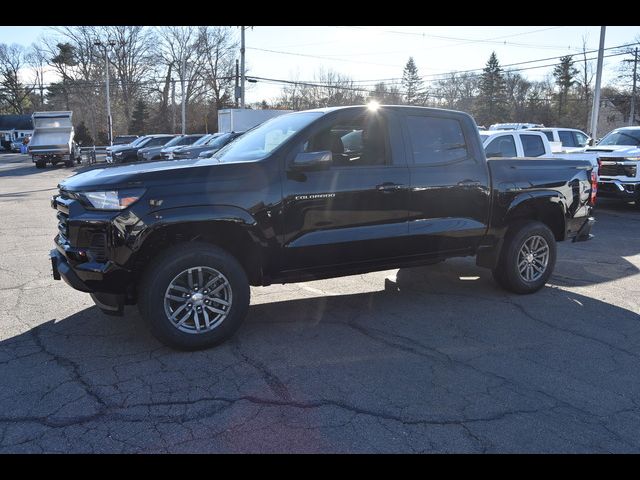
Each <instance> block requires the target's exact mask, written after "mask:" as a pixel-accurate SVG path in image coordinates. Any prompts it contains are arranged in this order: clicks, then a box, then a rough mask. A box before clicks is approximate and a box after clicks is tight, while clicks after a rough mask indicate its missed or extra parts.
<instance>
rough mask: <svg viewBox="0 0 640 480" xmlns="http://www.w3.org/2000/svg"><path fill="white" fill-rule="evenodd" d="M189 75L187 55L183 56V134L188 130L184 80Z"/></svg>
mask: <svg viewBox="0 0 640 480" xmlns="http://www.w3.org/2000/svg"><path fill="white" fill-rule="evenodd" d="M186 75H187V57H186V55H185V56H184V57H182V134H183V135H184V134H185V133H186V132H187V125H186V119H187V93H186V92H185V89H184V81H185V77H186Z"/></svg>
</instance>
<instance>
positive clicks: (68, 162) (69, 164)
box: [64, 159, 75, 168]
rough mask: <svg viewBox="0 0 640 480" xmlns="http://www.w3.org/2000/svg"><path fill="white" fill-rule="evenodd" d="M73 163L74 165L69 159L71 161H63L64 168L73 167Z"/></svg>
mask: <svg viewBox="0 0 640 480" xmlns="http://www.w3.org/2000/svg"><path fill="white" fill-rule="evenodd" d="M74 163H75V162H74V161H73V159H71V160H65V161H64V166H65V167H67V168H70V167H73V165H74Z"/></svg>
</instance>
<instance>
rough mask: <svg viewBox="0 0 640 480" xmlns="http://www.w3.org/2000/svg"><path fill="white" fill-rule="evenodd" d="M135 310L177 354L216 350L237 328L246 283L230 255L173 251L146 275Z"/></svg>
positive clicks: (187, 247) (189, 248) (191, 247)
mask: <svg viewBox="0 0 640 480" xmlns="http://www.w3.org/2000/svg"><path fill="white" fill-rule="evenodd" d="M138 291H139V292H140V298H139V300H138V308H139V309H140V313H141V315H142V317H143V318H144V319H145V320H146V322H147V324H148V325H149V328H150V330H151V332H152V333H153V334H154V335H155V336H156V337H157V338H158V339H159V340H160V341H161V342H163V343H164V344H166V345H168V346H170V347H173V348H176V349H179V350H199V349H203V348H208V347H212V346H214V345H217V344H219V343H221V342H223V341H225V340H227V339H228V338H229V337H231V336H232V335H233V334H234V333H235V331H236V330H237V329H238V327H240V325H241V324H242V322H243V320H244V318H245V316H246V314H247V309H248V307H249V297H250V290H249V281H248V280H247V275H246V273H245V271H244V269H243V268H242V266H241V265H240V263H239V262H238V261H237V260H236V259H235V258H234V257H233V256H232V255H230V254H229V253H227V252H226V251H224V250H223V249H221V248H219V247H216V246H214V245H209V244H206V243H189V244H181V245H177V246H175V247H172V248H170V249H168V250H166V251H165V252H163V253H162V254H161V255H160V256H159V257H157V258H156V259H155V260H154V261H153V263H152V264H151V265H150V266H149V268H148V269H147V270H146V272H145V274H144V275H143V278H142V281H141V283H140V285H139V289H138Z"/></svg>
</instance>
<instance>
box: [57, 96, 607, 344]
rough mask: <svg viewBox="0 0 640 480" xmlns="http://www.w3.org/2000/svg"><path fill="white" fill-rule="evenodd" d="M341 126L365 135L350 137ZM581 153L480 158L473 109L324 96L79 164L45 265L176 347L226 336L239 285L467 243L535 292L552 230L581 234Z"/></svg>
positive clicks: (360, 268) (548, 260) (447, 251)
mask: <svg viewBox="0 0 640 480" xmlns="http://www.w3.org/2000/svg"><path fill="white" fill-rule="evenodd" d="M345 131H351V132H354V131H355V132H359V135H360V136H361V139H362V141H361V145H362V148H361V149H360V151H353V150H345V148H344V145H343V144H342V141H341V138H342V137H343V136H344V135H345ZM596 182H597V179H596V176H595V172H594V171H593V168H592V166H591V164H590V163H589V162H580V161H563V160H560V159H553V160H541V159H517V160H512V159H508V158H500V159H489V160H487V159H486V157H485V155H484V149H483V147H482V144H481V143H480V139H479V136H478V132H477V130H476V125H475V122H474V120H473V118H472V117H471V116H470V115H468V114H466V113H463V112H454V111H450V110H440V109H434V108H425V107H407V106H381V107H379V108H378V109H375V110H374V109H371V108H367V107H365V106H355V107H334V108H323V109H316V110H307V111H302V112H296V113H291V114H288V115H283V116H279V117H276V118H273V119H271V120H268V121H266V122H264V123H263V124H261V125H260V126H258V127H255V128H253V129H251V130H250V131H248V132H246V133H245V134H244V135H243V136H242V137H240V138H238V139H236V140H235V141H234V142H232V143H230V144H229V145H227V146H226V147H225V148H224V149H222V150H220V151H219V152H218V154H217V155H216V158H215V161H214V159H210V160H202V159H200V160H199V159H191V160H183V161H179V162H153V163H137V164H132V165H124V166H119V167H115V168H111V167H107V168H103V169H102V170H99V169H98V170H92V171H87V172H84V173H79V174H76V175H74V176H71V177H69V178H67V179H66V180H64V181H62V182H61V183H60V186H59V192H58V194H57V195H56V196H54V198H53V199H52V207H53V208H55V209H56V213H57V216H58V220H59V224H58V229H57V232H58V235H57V236H56V238H55V248H54V249H53V250H52V251H51V254H50V256H51V259H52V269H53V275H54V278H56V279H60V278H61V277H64V279H65V281H66V282H67V283H68V284H69V285H71V286H72V287H73V288H76V289H78V290H80V291H83V292H89V293H90V294H91V297H92V298H93V300H94V301H95V303H96V304H97V305H98V307H99V308H100V309H102V310H103V311H105V312H107V313H110V314H116V315H118V314H122V312H123V308H124V305H125V304H136V303H137V304H138V307H139V309H140V312H141V314H142V317H143V318H144V319H145V320H146V322H147V324H148V325H149V326H150V328H151V330H152V332H153V333H154V334H155V335H156V336H157V337H158V338H159V339H161V340H162V341H163V342H165V343H166V344H168V345H171V346H173V347H175V348H181V349H189V350H193V349H199V348H205V347H209V346H212V345H215V344H218V343H220V342H222V341H224V340H226V339H228V338H229V337H230V336H231V335H233V333H234V332H235V331H236V330H237V329H238V327H239V326H240V324H241V323H242V321H243V319H244V317H245V315H246V314H247V310H248V306H249V296H250V289H249V285H256V286H257V285H264V286H266V285H270V284H272V283H288V282H300V281H305V280H312V279H319V278H327V277H336V276H342V275H352V274H356V273H364V272H368V271H375V270H387V269H391V268H400V267H407V266H416V265H421V264H431V263H434V262H435V261H438V260H442V259H445V258H448V257H454V256H465V255H476V256H477V260H476V261H477V263H478V265H480V266H482V267H487V268H490V269H492V270H493V276H494V278H495V280H496V281H497V282H498V284H500V285H501V286H502V287H504V288H506V289H508V290H510V291H513V292H516V293H532V292H535V291H537V290H539V289H540V288H542V287H543V286H544V284H545V283H546V282H547V280H548V279H549V277H550V275H551V273H552V272H553V268H554V265H555V261H556V254H557V250H556V242H557V241H562V240H572V241H574V242H575V241H584V240H588V239H589V238H590V230H591V227H592V225H593V223H594V219H593V218H592V217H591V215H590V214H591V209H592V205H593V203H594V201H595V194H596Z"/></svg>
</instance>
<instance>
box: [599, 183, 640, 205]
mask: <svg viewBox="0 0 640 480" xmlns="http://www.w3.org/2000/svg"><path fill="white" fill-rule="evenodd" d="M639 195H640V183H638V182H622V181H620V180H615V179H612V180H609V179H603V178H602V177H600V180H599V181H598V197H603V198H617V199H620V200H628V201H633V200H636V199H637V198H638V196H639Z"/></svg>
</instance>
